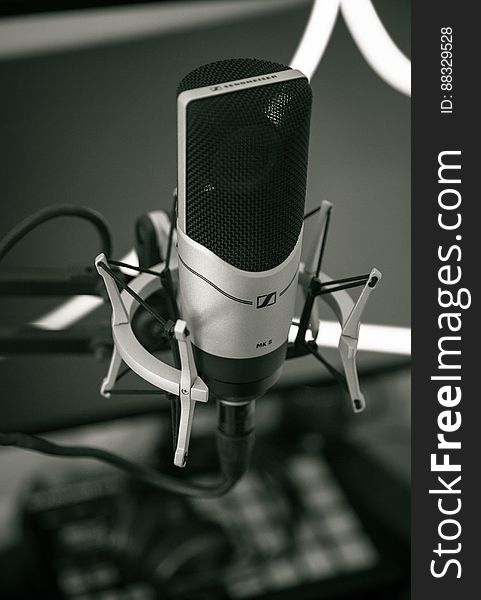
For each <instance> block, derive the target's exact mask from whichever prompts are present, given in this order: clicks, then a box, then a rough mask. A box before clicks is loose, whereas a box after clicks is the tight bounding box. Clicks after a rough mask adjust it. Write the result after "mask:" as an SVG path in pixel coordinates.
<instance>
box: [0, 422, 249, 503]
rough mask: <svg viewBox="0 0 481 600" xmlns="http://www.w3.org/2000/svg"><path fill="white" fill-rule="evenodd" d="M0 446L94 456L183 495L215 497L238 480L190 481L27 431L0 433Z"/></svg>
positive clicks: (231, 478)
mask: <svg viewBox="0 0 481 600" xmlns="http://www.w3.org/2000/svg"><path fill="white" fill-rule="evenodd" d="M0 446H14V447H16V448H23V449H25V450H32V451H34V452H40V453H41V454H47V455H49V456H61V457H69V458H92V459H95V460H100V461H102V462H104V463H107V464H109V465H110V466H112V467H115V468H117V469H120V470H121V471H125V472H126V473H128V474H129V475H131V476H133V477H135V478H136V479H138V480H140V481H142V482H144V483H146V484H148V485H151V486H153V487H155V488H159V489H161V490H164V491H167V492H171V493H173V494H181V495H183V496H192V497H196V496H197V497H203V498H215V497H217V496H222V495H223V494H225V493H226V492H228V491H229V490H230V489H231V488H232V487H233V486H234V485H235V484H236V482H237V481H238V478H236V477H235V475H233V476H229V475H227V476H224V479H223V480H221V481H220V482H219V483H217V484H213V485H210V486H208V485H202V484H194V483H189V482H187V481H182V480H178V479H175V478H173V477H169V476H167V475H162V474H161V473H158V472H157V471H155V470H154V469H151V468H150V467H146V466H144V465H140V464H137V463H134V462H132V461H130V460H128V459H126V458H123V457H122V456H119V455H117V454H113V453H112V452H108V451H107V450H103V449H101V448H93V447H88V446H62V445H60V444H55V443H53V442H50V441H48V440H46V439H44V438H41V437H38V436H34V435H28V434H25V433H0Z"/></svg>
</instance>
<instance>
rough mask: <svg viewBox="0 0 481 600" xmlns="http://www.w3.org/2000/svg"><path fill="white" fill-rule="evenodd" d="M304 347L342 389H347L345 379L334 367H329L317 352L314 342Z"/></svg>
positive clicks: (307, 343)
mask: <svg viewBox="0 0 481 600" xmlns="http://www.w3.org/2000/svg"><path fill="white" fill-rule="evenodd" d="M305 347H306V349H307V350H309V352H310V353H311V354H312V355H313V356H314V357H315V358H317V360H318V361H319V362H320V363H322V364H323V365H324V366H325V367H326V369H327V370H328V371H329V373H330V374H331V375H332V377H334V379H335V380H336V381H337V382H338V383H339V384H340V385H341V387H342V388H343V389H347V382H346V378H345V377H344V375H343V374H342V373H341V372H340V371H338V370H337V369H336V367H334V366H333V365H331V363H330V362H329V361H328V360H326V359H325V358H324V357H323V356H322V354H321V353H320V352H319V349H318V348H317V345H316V342H306V343H305Z"/></svg>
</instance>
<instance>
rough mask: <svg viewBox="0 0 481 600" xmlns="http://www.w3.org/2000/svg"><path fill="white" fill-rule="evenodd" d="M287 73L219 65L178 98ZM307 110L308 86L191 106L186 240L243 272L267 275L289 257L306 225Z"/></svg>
mask: <svg viewBox="0 0 481 600" xmlns="http://www.w3.org/2000/svg"><path fill="white" fill-rule="evenodd" d="M286 69H288V67H286V66H284V65H280V64H278V63H271V62H267V61H262V60H256V59H232V60H226V61H220V62H218V63H214V64H212V65H206V66H204V67H200V68H199V69H196V71H193V72H192V73H190V74H189V75H187V77H185V78H184V80H183V81H182V82H181V84H180V86H179V93H180V92H181V91H184V90H185V89H191V87H203V86H206V85H216V84H218V83H224V82H228V81H233V80H235V79H243V78H247V77H255V76H260V75H266V74H269V73H274V72H279V71H284V70H286ZM310 109H311V88H310V86H309V83H308V81H307V80H306V79H303V78H300V79H294V80H290V81H283V82H282V81H281V82H276V83H272V84H269V85H263V86H259V87H252V88H248V89H243V90H239V91H237V90H236V91H235V92H232V93H228V94H222V95H217V96H212V97H208V98H206V99H202V100H196V101H192V102H190V103H189V104H188V106H187V140H186V144H187V147H186V211H185V212H186V233H187V235H188V236H189V237H191V238H192V239H193V240H195V241H196V242H198V243H200V244H202V245H203V246H205V247H207V248H209V249H210V250H211V251H212V252H214V253H215V254H217V255H218V256H219V257H220V258H222V259H223V260H225V261H226V262H228V263H229V264H231V265H233V266H235V267H237V268H239V269H242V270H244V271H257V272H259V271H266V270H268V269H272V268H274V267H276V266H278V265H279V264H281V263H282V262H283V261H284V260H285V259H286V258H287V257H288V256H289V254H290V253H291V252H292V250H293V249H294V246H295V244H296V243H297V240H298V238H299V235H300V231H301V227H302V223H303V216H304V202H305V192H306V176H307V158H308V142H309V121H310Z"/></svg>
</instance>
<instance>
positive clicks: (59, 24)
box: [0, 0, 306, 58]
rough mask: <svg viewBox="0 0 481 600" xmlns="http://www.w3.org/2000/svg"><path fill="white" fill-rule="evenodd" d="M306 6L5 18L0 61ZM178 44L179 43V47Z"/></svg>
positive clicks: (129, 9) (139, 9)
mask: <svg viewBox="0 0 481 600" xmlns="http://www.w3.org/2000/svg"><path fill="white" fill-rule="evenodd" d="M305 2H306V0H244V2H232V0H225V1H223V2H221V1H220V0H215V1H210V2H194V1H191V2H182V3H180V2H165V3H162V5H155V4H145V5H142V4H137V5H135V6H119V7H107V8H93V9H90V10H78V11H66V12H64V13H62V12H58V13H45V14H37V15H26V16H25V15H22V16H15V17H7V18H4V19H1V21H0V57H2V58H16V57H19V56H28V55H31V54H44V53H48V52H59V51H64V50H69V49H74V48H87V47H89V46H98V45H100V44H106V43H118V42H122V41H127V40H130V39H138V38H142V37H146V36H153V35H162V34H165V33H172V32H174V31H184V30H186V29H191V28H197V27H212V26H214V25H216V24H218V23H220V22H228V21H234V20H236V19H241V18H251V17H253V16H254V15H261V14H265V13H268V12H274V11H276V12H277V11H279V10H283V9H289V8H292V7H295V6H298V5H299V4H304V3H305ZM180 44H182V41H181V42H180Z"/></svg>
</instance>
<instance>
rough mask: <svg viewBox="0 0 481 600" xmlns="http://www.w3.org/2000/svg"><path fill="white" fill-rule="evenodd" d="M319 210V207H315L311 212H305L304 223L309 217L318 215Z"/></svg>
mask: <svg viewBox="0 0 481 600" xmlns="http://www.w3.org/2000/svg"><path fill="white" fill-rule="evenodd" d="M320 210H321V207H320V205H319V206H316V208H313V209H312V210H310V211H309V212H307V213H306V214H305V215H304V217H303V220H304V221H305V220H306V219H309V218H310V217H312V216H314V215H315V214H316V213H318V212H319V211H320Z"/></svg>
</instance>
